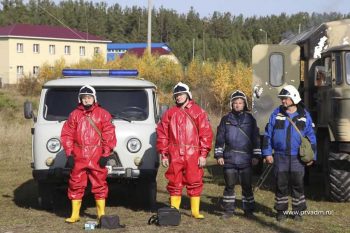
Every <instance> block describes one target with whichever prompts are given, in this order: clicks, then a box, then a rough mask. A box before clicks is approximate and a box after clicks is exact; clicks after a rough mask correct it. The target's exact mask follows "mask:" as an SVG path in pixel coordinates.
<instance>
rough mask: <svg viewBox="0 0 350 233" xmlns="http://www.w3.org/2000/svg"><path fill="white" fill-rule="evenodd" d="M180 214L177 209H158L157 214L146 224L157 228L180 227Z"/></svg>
mask: <svg viewBox="0 0 350 233" xmlns="http://www.w3.org/2000/svg"><path fill="white" fill-rule="evenodd" d="M180 221H181V214H180V212H179V210H178V209H176V208H173V207H162V208H159V209H158V211H157V214H155V215H153V216H152V217H151V218H150V219H149V220H148V224H156V225H159V226H178V225H180Z"/></svg>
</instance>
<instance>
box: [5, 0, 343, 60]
mask: <svg viewBox="0 0 350 233" xmlns="http://www.w3.org/2000/svg"><path fill="white" fill-rule="evenodd" d="M0 7H1V8H0V26H6V25H11V24H15V23H29V24H47V25H59V26H68V27H71V28H75V29H78V30H80V31H84V32H88V33H91V34H94V35H98V36H102V37H104V38H105V39H109V40H111V41H113V42H116V43H121V42H146V41H147V17H148V10H147V9H146V8H141V7H137V6H133V7H125V8H122V7H121V6H120V5H119V4H118V3H115V4H113V5H107V3H106V2H103V1H101V2H95V3H93V2H91V1H90V2H89V1H84V0H74V1H73V0H68V1H61V2H59V3H57V4H56V3H55V2H54V1H52V0H29V2H27V3H24V2H23V0H2V1H1V5H0ZM344 18H350V13H348V14H340V13H337V12H331V13H312V14H309V13H307V12H300V13H297V14H292V15H287V14H286V13H282V14H280V15H270V16H259V17H258V16H252V17H244V16H243V15H241V14H240V15H235V14H234V12H223V13H221V12H213V13H212V14H211V15H210V16H209V17H200V15H199V13H198V12H196V10H195V9H194V8H191V9H189V11H188V12H187V13H186V14H180V13H177V12H176V11H174V10H172V9H165V8H163V7H161V8H159V9H153V10H152V41H153V42H164V43H167V44H168V45H169V46H170V47H171V48H172V50H173V52H174V54H175V55H176V56H177V57H178V58H179V60H180V61H181V63H182V64H183V65H184V66H188V65H189V64H190V63H191V61H192V60H193V58H195V59H196V60H201V61H208V62H217V61H220V60H226V61H232V62H237V61H241V62H243V63H244V64H247V65H250V62H251V61H250V60H251V50H252V48H253V46H254V45H255V44H258V43H265V42H267V43H278V42H280V41H281V40H282V39H283V38H284V37H288V36H291V35H293V34H298V33H299V32H301V31H304V30H307V29H309V28H311V27H313V26H316V25H319V24H320V23H322V22H326V21H332V20H339V19H344ZM260 29H261V30H260Z"/></svg>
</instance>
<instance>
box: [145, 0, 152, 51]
mask: <svg viewBox="0 0 350 233" xmlns="http://www.w3.org/2000/svg"><path fill="white" fill-rule="evenodd" d="M151 37H152V0H148V27H147V49H146V50H147V53H148V55H151V41H152V39H151Z"/></svg>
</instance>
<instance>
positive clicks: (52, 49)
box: [49, 44, 56, 54]
mask: <svg viewBox="0 0 350 233" xmlns="http://www.w3.org/2000/svg"><path fill="white" fill-rule="evenodd" d="M49 53H50V54H55V53H56V46H55V45H52V44H50V45H49Z"/></svg>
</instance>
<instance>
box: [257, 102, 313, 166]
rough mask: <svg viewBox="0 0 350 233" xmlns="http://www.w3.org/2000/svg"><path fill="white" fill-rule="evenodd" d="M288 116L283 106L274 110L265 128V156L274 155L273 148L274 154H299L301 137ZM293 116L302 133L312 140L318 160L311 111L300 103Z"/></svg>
mask: <svg viewBox="0 0 350 233" xmlns="http://www.w3.org/2000/svg"><path fill="white" fill-rule="evenodd" d="M287 116H289V115H288V114H287V113H286V112H285V111H284V108H283V107H282V106H280V107H278V108H276V109H275V110H274V111H273V112H272V114H271V116H270V119H269V123H268V124H267V125H266V128H265V135H264V142H263V148H262V153H263V156H267V155H272V150H274V156H280V155H291V156H297V155H298V154H299V147H300V145H301V137H300V135H299V133H298V132H297V131H296V129H295V128H294V127H293V125H291V123H290V122H289V120H288V119H287ZM291 116H292V117H291V118H292V120H293V122H294V123H295V125H296V126H297V127H298V129H299V131H300V132H301V134H302V135H303V136H304V137H307V138H308V139H309V141H310V142H311V146H312V150H313V151H314V160H316V155H317V151H316V148H317V146H316V136H315V133H314V129H313V125H314V124H313V123H312V119H311V116H310V114H309V112H308V111H307V110H306V109H304V108H303V107H301V106H300V105H297V111H296V113H293V114H291Z"/></svg>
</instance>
